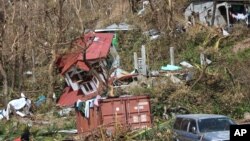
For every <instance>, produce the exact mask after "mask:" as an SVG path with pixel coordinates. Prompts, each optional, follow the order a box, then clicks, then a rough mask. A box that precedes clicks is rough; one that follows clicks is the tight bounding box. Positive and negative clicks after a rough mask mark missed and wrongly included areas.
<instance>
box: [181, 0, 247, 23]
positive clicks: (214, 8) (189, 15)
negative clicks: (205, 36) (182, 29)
mask: <svg viewBox="0 0 250 141" xmlns="http://www.w3.org/2000/svg"><path fill="white" fill-rule="evenodd" d="M249 4H250V2H249V0H218V1H217V3H215V2H214V1H212V0H194V1H193V2H191V3H190V4H189V5H188V7H187V8H186V9H185V12H184V16H185V19H186V21H189V22H191V23H194V21H196V22H197V21H199V22H200V23H202V24H205V25H208V26H210V25H215V26H217V27H224V26H228V27H229V26H230V25H232V24H234V23H235V22H236V21H239V20H245V21H246V22H247V23H249V22H248V14H249V8H250V6H249Z"/></svg>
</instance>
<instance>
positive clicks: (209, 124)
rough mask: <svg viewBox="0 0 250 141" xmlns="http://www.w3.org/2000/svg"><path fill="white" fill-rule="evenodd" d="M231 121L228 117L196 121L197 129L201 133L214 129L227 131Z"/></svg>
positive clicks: (213, 130)
mask: <svg viewBox="0 0 250 141" xmlns="http://www.w3.org/2000/svg"><path fill="white" fill-rule="evenodd" d="M231 124H233V121H232V120H230V119H229V118H208V119H200V120H199V121H198V125H199V129H200V132H201V133H204V132H215V131H227V130H229V127H230V125H231Z"/></svg>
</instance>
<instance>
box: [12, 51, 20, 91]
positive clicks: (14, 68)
mask: <svg viewBox="0 0 250 141" xmlns="http://www.w3.org/2000/svg"><path fill="white" fill-rule="evenodd" d="M13 55H14V58H13V65H12V78H11V89H12V90H14V88H15V83H16V69H17V68H18V67H17V46H15V47H14V50H13Z"/></svg>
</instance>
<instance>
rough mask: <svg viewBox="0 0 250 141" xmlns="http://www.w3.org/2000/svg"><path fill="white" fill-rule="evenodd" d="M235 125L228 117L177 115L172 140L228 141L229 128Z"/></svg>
mask: <svg viewBox="0 0 250 141" xmlns="http://www.w3.org/2000/svg"><path fill="white" fill-rule="evenodd" d="M232 124H235V123H234V121H232V120H231V119H230V118H229V117H227V116H223V115H213V114H186V115H177V116H176V120H175V122H174V128H173V130H174V140H175V141H183V140H192V141H200V140H203V141H214V140H216V141H217V140H220V141H229V137H230V136H229V127H230V125H232Z"/></svg>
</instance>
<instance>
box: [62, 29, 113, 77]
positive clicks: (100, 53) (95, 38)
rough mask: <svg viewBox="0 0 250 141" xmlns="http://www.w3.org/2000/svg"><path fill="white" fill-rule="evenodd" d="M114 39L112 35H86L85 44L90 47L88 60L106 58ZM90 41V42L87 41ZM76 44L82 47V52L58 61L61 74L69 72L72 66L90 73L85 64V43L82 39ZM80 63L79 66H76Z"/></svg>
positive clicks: (78, 51) (79, 51)
mask: <svg viewBox="0 0 250 141" xmlns="http://www.w3.org/2000/svg"><path fill="white" fill-rule="evenodd" d="M112 39H113V34H112V33H95V34H90V33H89V34H86V35H85V38H84V40H85V42H87V43H86V44H87V45H89V47H88V49H87V50H86V60H87V61H88V60H96V59H102V58H106V57H107V55H108V53H109V49H110V47H111V43H112ZM87 40H88V41H87ZM75 43H76V44H78V45H79V46H81V47H82V49H81V50H79V49H78V50H77V51H75V52H74V53H70V54H66V55H64V56H63V57H61V58H60V59H58V61H59V63H58V62H57V65H58V67H59V68H62V71H61V74H64V73H65V72H67V71H68V70H69V69H70V68H71V67H72V65H74V64H75V65H78V67H79V68H80V69H83V70H85V71H89V69H90V68H89V67H88V66H87V65H86V64H85V63H84V62H83V52H82V51H83V48H85V47H84V45H85V43H84V42H83V41H82V39H81V38H78V39H77V40H76V41H75ZM76 63H78V64H76Z"/></svg>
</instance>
